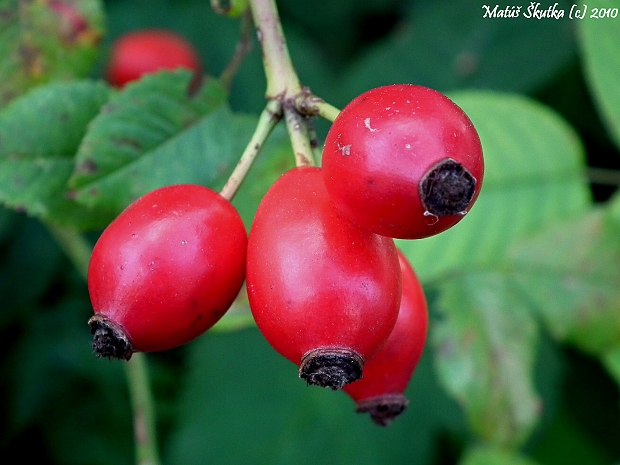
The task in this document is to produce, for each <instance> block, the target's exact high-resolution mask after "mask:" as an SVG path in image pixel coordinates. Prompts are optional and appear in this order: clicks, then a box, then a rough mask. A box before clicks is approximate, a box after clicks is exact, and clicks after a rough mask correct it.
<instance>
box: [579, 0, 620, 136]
mask: <svg viewBox="0 0 620 465" xmlns="http://www.w3.org/2000/svg"><path fill="white" fill-rule="evenodd" d="M595 8H596V9H598V13H599V14H601V13H603V14H605V13H604V12H606V11H608V10H611V11H612V12H613V11H614V10H615V15H616V17H615V18H612V17H604V18H592V17H591V15H592V14H593V13H594V12H595ZM582 9H583V7H582ZM619 10H620V0H604V1H603V0H595V1H593V2H588V3H587V10H586V17H585V18H584V19H582V20H580V21H579V42H580V46H581V52H582V57H583V66H584V68H585V73H586V76H587V79H588V83H589V87H590V91H591V92H592V94H593V96H594V99H595V102H596V105H597V107H598V109H599V112H600V114H601V117H602V118H603V120H604V121H605V123H606V125H607V128H608V129H609V132H610V133H611V135H612V137H613V139H614V141H615V143H616V145H617V146H618V147H620V89H619V88H618V78H619V74H618V70H619V69H620V47H618V37H620V18H618V17H617V15H618V14H619V13H618V11H619Z"/></svg>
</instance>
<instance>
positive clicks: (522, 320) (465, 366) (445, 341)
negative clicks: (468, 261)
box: [431, 272, 540, 447]
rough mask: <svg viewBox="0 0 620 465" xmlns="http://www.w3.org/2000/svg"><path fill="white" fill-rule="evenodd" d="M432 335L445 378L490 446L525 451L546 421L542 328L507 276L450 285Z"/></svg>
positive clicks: (488, 276) (473, 277)
mask: <svg viewBox="0 0 620 465" xmlns="http://www.w3.org/2000/svg"><path fill="white" fill-rule="evenodd" d="M439 290H440V291H441V294H440V297H439V300H438V303H437V306H436V310H437V312H438V315H439V317H438V321H434V322H433V324H432V326H431V328H432V330H431V341H432V344H433V348H434V352H435V362H436V366H437V370H438V374H439V378H440V380H441V382H442V384H443V386H444V387H445V388H446V389H447V391H448V392H449V393H450V394H451V395H452V396H454V397H455V398H456V399H457V400H458V401H459V403H460V404H461V406H462V407H463V408H464V409H465V412H466V414H467V417H468V419H469V423H470V426H471V427H472V429H473V430H474V431H475V433H476V434H477V435H478V437H480V438H481V439H483V440H484V441H486V442H488V443H493V444H498V445H502V446H509V447H517V446H520V445H521V444H522V443H523V442H524V441H525V440H526V439H527V438H528V436H529V434H530V433H531V431H532V429H533V427H534V426H535V424H536V422H537V421H538V418H539V415H540V400H539V398H538V396H537V394H536V393H535V390H534V386H533V376H534V373H533V371H534V361H535V354H536V348H537V345H538V325H537V322H536V320H535V318H534V317H533V315H532V314H531V312H530V310H529V308H528V307H527V304H526V303H525V302H524V301H523V299H522V298H521V296H520V291H519V290H518V289H516V288H515V286H514V285H512V283H511V281H510V280H508V279H506V277H505V276H503V275H502V274H500V273H491V272H489V273H479V274H469V275H466V276H463V277H460V278H457V279H453V280H450V281H448V282H445V283H443V284H442V285H441V286H440V288H439Z"/></svg>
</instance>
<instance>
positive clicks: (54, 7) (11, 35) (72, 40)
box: [0, 0, 104, 107]
mask: <svg viewBox="0 0 620 465" xmlns="http://www.w3.org/2000/svg"><path fill="white" fill-rule="evenodd" d="M103 22H104V13H103V10H102V5H101V2H100V0H66V1H64V2H60V1H57V2H21V1H19V0H3V1H2V3H1V4H0V56H2V60H1V61H0V82H2V88H1V89H0V107H2V106H3V105H4V104H6V102H8V101H10V100H11V99H13V98H14V97H16V96H17V95H19V94H21V93H23V92H24V91H25V90H27V89H29V88H31V87H33V86H36V85H40V84H42V83H45V82H50V81H54V80H67V79H72V78H78V77H84V76H86V75H88V73H89V72H90V70H91V68H92V65H93V63H94V61H95V59H96V57H97V52H98V47H97V45H98V43H99V41H100V40H101V37H102V36H103V33H104V31H103Z"/></svg>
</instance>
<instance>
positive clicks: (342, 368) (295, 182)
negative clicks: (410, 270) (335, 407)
mask: <svg viewBox="0 0 620 465" xmlns="http://www.w3.org/2000/svg"><path fill="white" fill-rule="evenodd" d="M246 278H247V287H248V297H249V301H250V308H251V310H252V314H253V315H254V319H255V320H256V324H257V326H258V328H259V329H260V331H261V332H262V334H263V335H264V337H265V338H266V339H267V341H268V342H269V343H270V344H271V345H272V346H273V348H274V349H275V350H276V351H277V352H279V353H280V354H281V355H282V356H284V357H286V358H287V359H289V360H290V361H292V362H293V363H295V364H297V365H298V366H299V376H300V377H301V378H304V379H306V381H307V382H308V384H316V385H319V386H323V387H330V388H332V389H334V390H335V389H339V388H341V387H342V386H343V385H345V384H346V383H349V382H351V381H354V380H356V379H358V378H359V377H360V375H361V372H362V368H363V364H364V362H365V361H366V360H368V359H369V358H371V357H372V356H373V355H374V354H375V353H376V352H377V351H378V350H379V348H380V347H381V346H382V345H383V344H384V343H385V341H386V339H387V337H388V335H389V334H390V332H391V331H392V328H393V327H394V324H395V322H396V318H397V316H398V307H399V303H400V294H401V283H400V279H401V278H400V268H399V265H398V255H397V252H396V247H395V245H394V241H393V240H392V239H390V238H387V237H383V236H378V235H376V234H373V233H371V232H369V231H366V230H364V229H361V228H359V227H357V226H356V225H355V224H353V223H352V222H351V221H349V220H348V219H347V218H345V217H344V216H342V215H341V214H340V213H339V212H338V211H337V210H336V209H335V208H334V206H333V203H332V202H331V200H330V199H329V197H328V196H327V192H326V191H325V185H324V183H323V178H322V175H321V170H320V168H315V167H300V168H294V169H292V170H291V171H289V172H287V173H285V174H284V175H283V176H282V177H280V178H279V179H278V180H277V181H276V182H275V183H274V184H273V186H271V188H270V189H269V191H268V192H267V194H266V195H265V197H264V198H263V200H262V202H261V204H260V206H259V207H258V210H257V212H256V216H255V218H254V222H253V225H252V229H251V230H250V237H249V241H248V261H247V276H246Z"/></svg>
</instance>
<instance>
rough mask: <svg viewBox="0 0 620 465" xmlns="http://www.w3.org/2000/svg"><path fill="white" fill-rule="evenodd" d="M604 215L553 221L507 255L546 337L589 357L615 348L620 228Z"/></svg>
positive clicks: (619, 328) (619, 317)
mask: <svg viewBox="0 0 620 465" xmlns="http://www.w3.org/2000/svg"><path fill="white" fill-rule="evenodd" d="M607 213H608V212H607V211H605V210H602V209H599V210H595V211H592V212H590V213H589V214H587V215H583V216H582V217H580V218H577V219H574V218H573V219H571V220H570V221H564V222H559V223H558V224H556V225H554V226H552V227H549V228H547V229H546V230H544V231H543V232H541V233H539V234H538V235H536V236H535V237H533V238H531V239H530V240H527V241H524V242H522V243H521V244H519V245H516V246H515V247H514V248H513V250H512V251H511V253H510V256H509V257H510V259H511V260H513V268H514V276H513V279H515V281H516V282H518V283H519V285H520V287H521V288H522V289H523V292H524V294H525V295H527V298H528V299H529V301H530V302H531V305H532V307H533V308H534V309H535V311H536V312H537V313H538V314H539V315H540V316H541V318H542V319H543V320H544V322H545V323H546V325H547V327H548V329H549V331H550V332H551V334H553V335H554V336H555V337H556V338H557V339H559V340H561V341H564V342H568V343H571V344H574V345H576V346H577V347H579V348H580V349H582V350H584V351H586V352H589V353H591V354H595V355H600V354H601V353H603V352H604V351H606V350H608V349H610V348H612V347H615V346H617V345H619V344H620V289H619V288H618V282H620V268H619V267H618V263H620V226H619V225H618V224H616V223H615V222H614V221H611V220H610V219H609V217H608V215H607Z"/></svg>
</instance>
